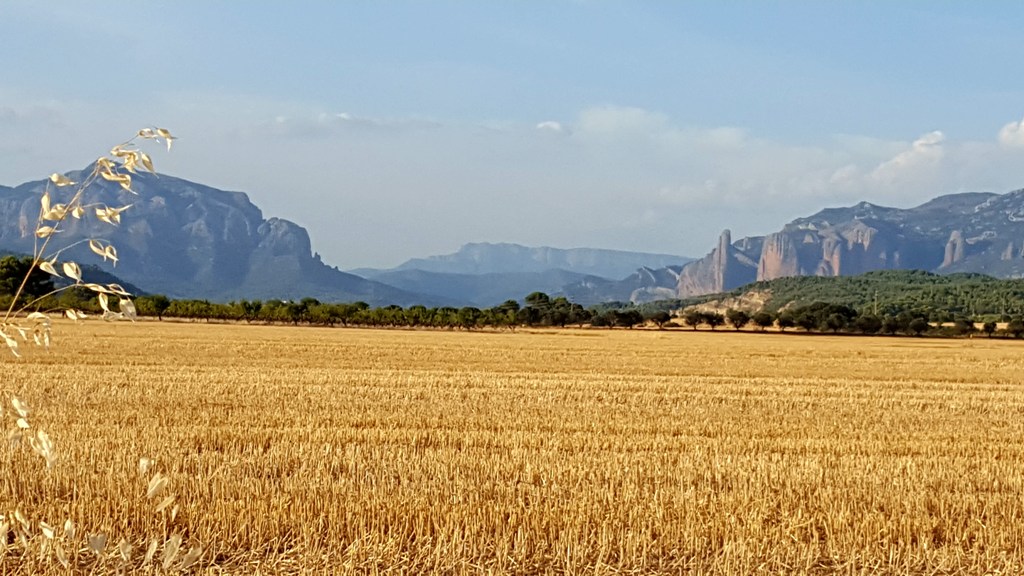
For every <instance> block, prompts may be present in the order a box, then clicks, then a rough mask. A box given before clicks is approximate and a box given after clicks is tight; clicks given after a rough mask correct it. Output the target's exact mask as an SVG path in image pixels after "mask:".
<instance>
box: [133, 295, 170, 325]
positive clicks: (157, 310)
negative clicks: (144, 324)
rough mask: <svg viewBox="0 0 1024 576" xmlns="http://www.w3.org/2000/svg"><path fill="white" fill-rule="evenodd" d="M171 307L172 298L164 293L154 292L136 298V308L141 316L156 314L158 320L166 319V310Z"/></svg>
mask: <svg viewBox="0 0 1024 576" xmlns="http://www.w3.org/2000/svg"><path fill="white" fill-rule="evenodd" d="M170 307H171V299H170V298H168V297H167V296H164V295H163V294H152V295H150V296H139V297H138V298H136V299H135V308H136V309H137V310H138V312H139V315H141V316H156V318H157V320H163V319H164V312H166V311H167V309H168V308H170Z"/></svg>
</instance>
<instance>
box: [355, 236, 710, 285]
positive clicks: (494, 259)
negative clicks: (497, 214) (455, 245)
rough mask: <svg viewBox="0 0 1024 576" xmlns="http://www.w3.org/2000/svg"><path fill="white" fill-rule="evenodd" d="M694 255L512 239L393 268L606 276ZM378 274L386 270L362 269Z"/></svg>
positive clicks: (660, 265) (680, 261) (619, 275)
mask: <svg viewBox="0 0 1024 576" xmlns="http://www.w3.org/2000/svg"><path fill="white" fill-rule="evenodd" d="M690 260H691V258H686V257H684V256H673V255H670V254H651V253H647V252H627V251H623V250H602V249H597V248H569V249H563V248H551V247H548V246H539V247H528V246H522V245H519V244H508V243H497V244H492V243H487V242H479V243H471V244H466V245H464V246H462V247H461V248H460V249H459V250H458V251H457V252H454V253H452V254H444V255H440V256H430V257H428V258H414V259H411V260H408V261H407V262H405V263H403V264H401V265H399V266H397V267H396V268H394V269H393V270H422V271H425V272H441V273H449V274H503V273H521V272H546V271H548V270H564V271H566V272H574V273H577V274H583V275H590V276H600V277H602V278H613V279H615V278H624V277H626V276H628V275H630V274H632V273H634V272H635V271H636V270H637V268H641V267H648V268H664V267H666V266H672V265H682V264H685V263H687V262H689V261H690ZM353 272H356V273H361V274H362V273H365V274H367V275H368V277H375V275H376V274H378V273H381V272H384V271H383V270H358V271H353Z"/></svg>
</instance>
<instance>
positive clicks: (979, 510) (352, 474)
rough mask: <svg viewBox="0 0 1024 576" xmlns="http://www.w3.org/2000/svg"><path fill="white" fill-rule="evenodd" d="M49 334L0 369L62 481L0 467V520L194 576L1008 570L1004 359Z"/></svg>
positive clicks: (226, 331) (903, 342) (754, 347)
mask: <svg viewBox="0 0 1024 576" xmlns="http://www.w3.org/2000/svg"><path fill="white" fill-rule="evenodd" d="M55 330H56V332H57V335H58V336H59V337H60V338H61V342H62V349H61V355H60V356H59V357H57V356H48V355H32V356H31V357H30V358H28V359H27V360H22V361H14V360H13V359H6V360H4V362H5V365H4V371H5V373H7V374H9V378H10V381H11V382H15V383H17V384H16V388H17V389H16V390H15V392H16V393H18V394H19V395H24V396H29V395H30V394H31V396H32V397H37V398H40V399H41V400H40V401H39V403H38V405H37V406H34V408H36V410H37V411H38V413H39V414H40V418H41V419H42V418H45V422H44V424H45V427H46V429H47V430H49V431H50V435H51V436H52V437H53V438H54V440H55V444H56V446H57V447H58V454H57V457H58V459H59V462H69V463H74V467H73V469H72V468H69V467H65V466H56V467H54V468H53V469H52V470H51V471H50V472H49V473H47V474H46V475H44V476H42V478H43V480H42V481H41V482H39V481H36V480H33V481H32V482H25V481H23V480H22V478H23V474H22V472H23V470H24V469H23V468H22V467H32V466H35V467H36V468H41V467H45V463H41V462H37V461H36V459H33V460H32V462H28V461H27V460H26V461H25V462H22V461H18V460H15V461H12V462H10V463H6V462H5V464H4V465H5V466H14V468H9V469H7V470H4V475H3V476H4V478H6V479H7V480H6V483H5V486H6V488H5V490H4V491H3V493H2V498H3V500H2V501H0V507H3V508H8V507H10V506H12V505H13V503H15V502H26V503H27V504H28V505H31V509H32V510H33V516H32V517H31V518H29V519H28V521H29V522H30V523H37V522H39V521H46V522H52V521H53V519H59V518H64V517H69V518H71V519H72V520H73V521H74V523H75V524H76V525H77V526H90V527H96V528H95V529H96V530H100V529H102V530H104V531H106V533H111V534H115V533H116V534H119V535H124V537H125V539H126V541H128V542H129V543H130V544H131V545H132V546H133V548H134V549H136V550H138V551H139V552H137V554H141V553H142V550H143V549H144V548H145V547H146V546H147V543H148V542H149V541H150V539H151V538H153V537H154V536H159V537H161V538H163V537H170V536H171V535H172V534H175V533H179V534H183V535H185V536H186V537H187V538H188V539H190V540H191V541H196V542H202V543H203V545H204V547H205V549H206V550H205V552H204V553H203V556H202V558H201V559H200V560H199V565H200V568H199V569H200V570H202V571H207V572H209V573H253V572H260V573H310V572H313V573H405V574H424V573H446V574H485V573H491V574H523V573H540V574H545V573H546V574H558V573H576V574H621V573H633V574H657V573H665V574H678V573H694V574H758V573H761V574H823V573H834V572H839V573H852V574H876V573H878V574H906V573H929V574H933V573H937V574H953V573H957V574H983V573H1003V574H1009V573H1019V572H1021V571H1022V570H1024V528H1022V526H1024V523H1022V522H1021V520H1022V519H1024V498H1022V482H1024V474H1022V472H1021V467H1020V464H1019V463H1020V462H1021V461H1022V451H1024V434H1022V432H1024V430H1022V428H1024V418H1022V417H1021V416H1022V413H1024V388H1022V386H1021V385H1022V381H1024V355H1021V354H1020V348H1019V346H1018V345H1017V344H1016V343H1013V342H989V341H979V340H971V341H941V342H940V341H933V340H917V339H889V338H870V339H858V338H830V337H824V336H816V337H803V336H791V337H780V336H772V335H760V334H733V333H714V334H712V333H700V332H699V333H691V332H685V333H684V332H672V333H665V332H656V331H646V332H645V331H598V330H593V331H553V332H542V333H535V334H530V333H525V332H517V333H514V334H511V333H484V334H479V333H473V334H470V333H462V332H450V333H449V332H434V331H431V332H415V331H373V330H342V329H316V328H286V327H258V326H211V325H196V324H171V323H167V322H163V323H157V322H143V323H138V324H134V325H118V326H110V325H107V324H103V323H91V324H90V323H87V324H84V325H81V326H70V325H67V326H65V325H58V326H57V327H56V328H55ZM106 351H109V353H106ZM140 453H141V454H148V455H150V456H151V457H152V458H153V459H154V460H155V462H156V465H157V466H159V467H160V470H161V474H165V475H166V476H167V477H168V478H170V479H171V483H172V486H173V488H174V490H175V493H176V494H177V495H178V500H177V501H176V503H177V505H178V506H179V512H178V514H177V515H176V516H175V517H174V518H171V516H170V514H169V511H168V510H167V509H166V508H165V509H164V510H163V511H162V512H161V513H160V514H154V513H153V508H154V506H155V505H156V504H157V501H158V500H159V497H154V498H152V499H147V498H146V497H145V496H146V491H147V487H148V486H149V485H148V484H147V482H148V478H149V477H148V476H140V472H139V467H138V457H137V456H136V455H137V454H140ZM30 469H31V468H30ZM32 470H34V471H33V474H34V476H33V477H34V478H38V477H39V475H38V470H35V469H32ZM91 529H92V528H91ZM109 546H113V543H111V544H110V545H109ZM0 562H3V564H2V566H3V567H4V569H5V570H7V571H11V570H12V569H13V570H15V571H17V568H16V566H17V565H16V564H11V563H10V561H9V560H2V561H0ZM30 562H34V563H33V564H31V566H32V568H31V570H22V572H23V573H29V572H37V571H43V570H51V571H52V572H54V573H62V572H61V569H60V568H59V567H58V566H57V565H56V564H54V563H53V562H52V561H41V562H35V561H30ZM47 562H49V563H47ZM107 562H108V564H106V566H108V567H109V568H110V569H113V568H114V567H115V566H116V564H115V563H114V559H109V560H107Z"/></svg>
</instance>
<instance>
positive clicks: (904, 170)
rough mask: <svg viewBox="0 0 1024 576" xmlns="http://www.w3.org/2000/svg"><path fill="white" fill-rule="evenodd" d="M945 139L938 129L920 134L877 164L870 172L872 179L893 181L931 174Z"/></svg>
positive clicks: (942, 152) (941, 156)
mask: <svg viewBox="0 0 1024 576" xmlns="http://www.w3.org/2000/svg"><path fill="white" fill-rule="evenodd" d="M945 140H946V137H945V136H944V135H943V134H942V132H939V131H938V130H936V131H934V132H929V133H927V134H925V135H923V136H921V137H920V138H918V139H917V140H914V141H913V142H912V143H911V144H910V147H909V148H907V149H906V150H904V151H902V152H900V153H899V154H897V155H896V156H894V157H893V158H892V159H890V160H887V161H885V162H883V163H881V164H879V165H878V167H877V168H875V170H874V171H873V172H872V173H871V177H872V179H874V180H876V181H878V182H883V183H893V182H896V181H897V180H906V179H913V178H918V177H922V176H926V175H928V174H933V173H934V172H935V168H936V166H937V165H938V164H939V162H940V161H941V160H942V159H943V156H944V155H945V150H944V149H943V142H944V141H945Z"/></svg>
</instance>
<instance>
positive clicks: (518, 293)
mask: <svg viewBox="0 0 1024 576" xmlns="http://www.w3.org/2000/svg"><path fill="white" fill-rule="evenodd" d="M373 278H374V280H376V281H378V282H383V283H385V284H388V285H391V286H394V287H396V288H401V289H403V290H408V291H415V292H418V293H421V294H430V295H433V296H436V297H438V298H447V299H449V300H452V301H454V302H456V303H458V304H459V305H463V306H476V307H478V308H490V307H492V306H497V305H498V304H501V303H502V302H505V301H506V300H519V301H521V300H522V299H523V297H524V296H526V295H527V294H530V293H531V292H545V293H547V294H549V295H552V296H559V295H562V294H563V292H564V288H565V286H567V285H571V284H576V283H580V282H585V281H588V280H591V281H599V282H606V281H607V280H606V279H604V278H599V277H597V276H586V275H584V274H577V273H575V272H567V271H565V270H545V271H543V272H521V273H490V274H451V273H444V272H427V271H424V270H391V271H387V272H381V273H379V274H377V275H375V276H373Z"/></svg>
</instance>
